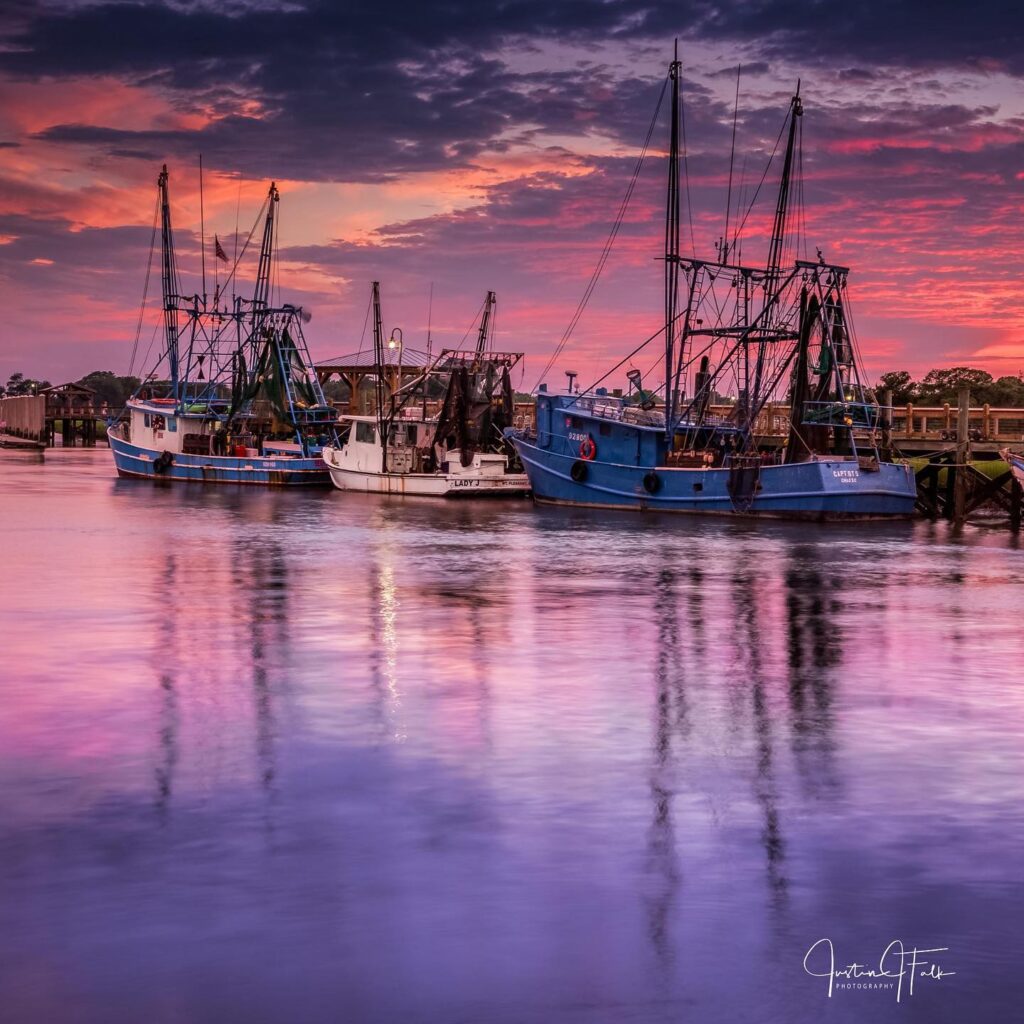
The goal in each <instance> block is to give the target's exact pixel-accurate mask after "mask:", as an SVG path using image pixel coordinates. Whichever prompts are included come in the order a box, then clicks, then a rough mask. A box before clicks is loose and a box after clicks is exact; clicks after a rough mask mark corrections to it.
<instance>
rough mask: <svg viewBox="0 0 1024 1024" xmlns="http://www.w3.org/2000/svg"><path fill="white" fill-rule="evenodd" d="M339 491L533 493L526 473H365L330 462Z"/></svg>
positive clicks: (492, 495)
mask: <svg viewBox="0 0 1024 1024" xmlns="http://www.w3.org/2000/svg"><path fill="white" fill-rule="evenodd" d="M327 466H328V468H329V470H330V475H331V482H332V483H333V484H334V486H335V487H337V488H338V490H339V491H356V492H359V493H362V494H400V495H406V496H418V497H424V498H521V497H525V496H526V495H528V494H529V493H530V481H529V478H528V477H527V475H526V474H525V473H506V474H504V475H503V476H500V477H498V476H489V477H482V476H481V477H469V476H465V475H461V476H460V475H458V474H455V473H364V472H359V471H356V470H350V469H339V468H338V467H336V466H332V465H330V463H327Z"/></svg>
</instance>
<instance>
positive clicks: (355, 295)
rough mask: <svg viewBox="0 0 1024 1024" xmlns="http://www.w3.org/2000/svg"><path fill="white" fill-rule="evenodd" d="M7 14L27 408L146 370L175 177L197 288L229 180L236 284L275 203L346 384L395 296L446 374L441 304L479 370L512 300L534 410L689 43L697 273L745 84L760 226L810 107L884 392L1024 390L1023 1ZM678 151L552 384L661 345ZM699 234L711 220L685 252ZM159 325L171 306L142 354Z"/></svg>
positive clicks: (10, 325) (452, 4) (637, 202)
mask: <svg viewBox="0 0 1024 1024" xmlns="http://www.w3.org/2000/svg"><path fill="white" fill-rule="evenodd" d="M4 12H5V13H4V18H3V22H2V28H0V297H2V300H3V304H4V314H3V321H2V322H3V328H2V333H0V377H2V378H3V379H6V376H7V375H8V374H9V373H10V372H12V371H14V370H23V371H24V372H26V373H28V374H30V375H32V376H42V377H48V378H50V379H51V380H53V381H55V382H56V381H63V380H67V379H73V378H75V377H78V376H81V375H82V374H84V373H86V372H88V371H90V370H93V369H111V370H114V371H115V372H117V373H124V372H126V371H127V369H128V364H129V357H130V352H131V347H132V340H133V338H134V335H135V326H136V320H137V317H138V313H139V302H140V299H141V296H142V289H143V281H144V278H145V268H146V260H147V256H148V253H149V243H150V234H151V226H152V218H153V212H154V203H155V195H156V177H157V173H158V171H159V168H160V165H161V164H162V163H163V162H165V161H166V162H167V164H168V165H169V168H170V173H171V195H172V203H173V214H174V218H175V222H176V226H177V244H178V250H179V264H180V267H181V269H182V272H183V275H184V277H185V282H184V283H185V286H186V289H187V290H188V291H194V290H199V287H200V286H199V238H200V236H199V223H200V221H199V189H198V160H199V154H200V153H201V154H202V157H203V164H204V172H205V213H206V230H207V236H208V246H209V248H208V250H207V251H208V261H207V265H208V270H210V268H211V267H212V260H210V258H209V254H210V253H211V252H212V237H213V234H214V233H216V234H217V235H218V236H219V237H220V238H221V240H222V242H223V244H224V245H225V247H226V248H228V251H229V252H231V251H233V245H234V242H233V236H234V232H235V227H236V217H237V223H238V226H239V229H240V230H241V232H242V234H243V236H244V235H245V234H247V233H248V231H249V228H250V227H251V226H252V223H253V220H254V218H255V217H256V214H257V211H258V209H259V206H260V203H261V202H262V198H263V196H264V195H265V193H266V190H267V186H268V184H269V180H270V179H271V178H273V179H276V181H277V183H278V186H279V188H280V189H281V194H282V200H281V207H280V217H281V221H280V223H281V234H280V241H281V249H280V255H281V267H280V279H279V280H280V287H281V294H282V297H283V298H284V299H285V300H286V301H294V302H302V303H304V304H306V305H308V307H309V308H310V309H311V310H312V311H313V320H312V322H311V323H310V325H309V327H308V328H307V338H308V341H309V343H310V346H311V348H312V351H313V354H314V356H315V357H316V358H324V357H328V356H332V355H337V354H342V353H348V352H353V351H356V350H358V349H359V348H360V346H361V344H362V345H363V346H364V347H365V345H366V344H367V342H366V340H363V341H362V342H361V335H362V332H363V325H364V320H365V314H366V308H367V300H368V296H369V290H370V282H371V281H372V280H374V279H379V280H380V281H381V285H382V294H383V309H384V322H385V328H386V329H387V330H390V329H391V328H392V327H395V326H399V327H401V328H402V329H403V331H404V335H405V340H406V343H407V344H410V345H417V346H422V345H423V343H424V341H425V337H426V329H427V318H428V295H429V293H430V288H431V285H433V290H434V302H433V313H432V326H433V335H434V340H435V345H444V344H448V345H454V344H456V343H458V342H459V341H460V340H461V339H462V337H463V335H464V334H465V332H466V330H467V328H469V326H470V324H471V322H472V320H473V318H474V316H475V315H476V312H477V310H478V309H479V307H480V304H481V301H482V299H483V296H484V293H485V292H486V290H487V289H488V288H492V289H495V290H496V291H497V293H498V318H497V343H498V345H499V347H502V348H509V349H523V350H525V351H526V352H527V358H526V361H525V371H524V374H523V377H522V380H521V381H516V384H517V386H520V387H523V388H526V389H529V388H531V387H532V386H533V385H534V384H535V383H536V378H537V376H538V375H539V373H540V372H541V369H542V368H543V366H544V363H545V362H546V359H547V356H548V355H549V354H550V352H551V351H552V349H553V348H554V345H555V344H556V343H557V341H558V339H559V337H560V336H561V334H562V332H563V330H564V329H565V327H566V324H567V323H568V322H569V319H570V317H571V316H572V313H573V309H574V308H575V306H576V303H577V301H578V300H579V298H580V296H581V294H582V292H583V289H584V287H585V285H586V282H587V279H588V277H589V276H590V273H591V271H592V269H593V267H594V264H595V261H596V260H597V257H598V255H599V252H600V249H601V246H602V244H603V242H604V239H605V237H606V236H607V233H608V230H609V227H610V225H611V223H612V221H613V219H614V216H615V212H616V209H617V208H618V205H619V203H620V201H621V199H622V195H623V193H624V191H625V188H626V185H627V184H628V181H629V177H630V173H631V170H632V166H633V164H634V162H635V160H636V156H637V153H638V149H639V146H640V144H641V143H642V140H643V137H644V134H645V132H646V130H647V126H648V123H649V121H650V118H651V115H652V113H653V110H654V106H655V103H656V100H657V96H658V93H659V91H660V88H661V82H662V79H663V77H664V74H665V69H666V66H667V62H668V60H669V59H670V56H671V46H672V39H673V38H674V37H675V36H678V37H679V40H680V49H681V57H682V60H683V66H684V75H685V81H684V93H685V104H686V106H685V114H686V133H687V148H688V168H689V177H690V195H691V198H692V204H693V212H692V217H693V228H694V235H695V238H694V242H695V244H696V248H697V250H698V252H703V253H706V254H708V255H711V254H712V253H713V249H712V245H713V242H714V240H715V239H716V238H717V237H718V236H719V235H720V234H721V231H722V225H723V221H724V216H725V205H726V202H725V186H726V181H727V178H728V173H729V145H730V137H731V130H732V117H733V98H734V92H735V87H736V66H737V64H742V66H743V73H742V79H741V93H740V103H739V123H738V132H737V144H736V151H737V156H736V162H735V183H734V199H736V198H737V196H740V195H742V196H744V197H746V198H747V199H749V197H750V195H751V194H752V192H753V189H754V186H755V185H756V184H757V181H758V179H759V178H760V176H761V173H762V171H763V169H764V163H765V159H766V155H767V154H768V153H769V152H770V151H771V149H772V147H773V146H774V144H775V140H776V137H777V135H778V132H779V128H780V126H781V123H782V118H783V116H784V113H785V109H786V104H787V102H788V99H789V97H790V95H791V94H792V91H793V88H794V86H795V84H796V80H797V78H800V79H801V80H802V85H801V94H802V96H803V98H804V107H805V114H804V118H803V172H804V175H803V177H804V187H803V192H804V200H805V213H806V225H807V240H808V253H809V255H810V256H811V257H813V256H814V252H815V249H816V248H817V247H820V248H821V249H822V250H823V251H824V253H825V256H826V257H827V258H828V259H830V260H831V261H833V262H838V263H845V264H849V265H850V266H852V267H853V274H852V275H851V280H850V285H851V296H852V299H853V302H854V310H855V323H856V327H857V330H858V334H859V338H860V342H861V347H862V349H863V351H864V354H865V356H866V358H867V370H868V375H869V377H870V378H871V379H875V378H876V377H877V376H878V374H879V373H881V372H884V371H885V370H890V369H908V370H910V371H912V372H914V373H916V374H920V373H923V372H925V371H926V370H928V369H929V368H931V367H933V366H942V365H952V364H960V363H970V364H973V365H980V366H984V367H985V368H987V369H989V370H990V371H991V372H993V373H994V374H996V375H1002V374H1007V373H1010V374H1017V373H1018V372H1020V371H1021V370H1024V313H1022V309H1021V295H1022V292H1024V286H1022V282H1024V216H1022V214H1024V81H1022V79H1024V31H1022V29H1024V12H1021V11H1019V10H1018V11H1014V10H1013V7H1012V5H1007V4H1005V3H991V2H985V0H981V2H977V3H974V4H971V5H965V4H962V3H953V2H948V0H946V2H942V0H939V2H925V0H887V2H884V3H882V2H858V3H836V2H829V3H816V2H813V0H807V2H802V3H793V2H791V0H761V2H755V3H751V2H735V3H730V2H701V0H698V2H694V3H680V2H678V0H676V2H664V3H662V2H650V3H643V2H633V0H606V2H593V0H570V2H566V0H553V2H552V0H548V2H537V0H507V2H503V3H494V4H489V3H480V2H470V0H449V2H446V3H443V4H442V3H435V2H431V0H425V2H421V3H408V4H381V3H368V2H366V0H343V2H329V0H308V2H304V0H281V2H276V0H220V2H216V3H214V2H206V0H194V2H192V0H175V2H168V3H166V4H156V3H104V2H96V3H92V2H76V0H48V2H45V3H43V2H37V3H32V2H19V0H7V2H6V3H5V4H4ZM665 127H666V118H665V117H664V116H663V117H662V128H665ZM655 138H656V144H657V146H658V147H659V152H658V154H656V155H655V157H654V158H652V159H651V160H650V161H648V163H647V165H646V166H645V170H644V172H643V175H642V177H641V180H640V185H639V187H638V190H637V194H636V196H635V198H634V201H633V204H632V206H631V207H630V212H629V215H628V217H627V222H626V225H625V227H624V230H623V233H622V235H621V237H620V240H619V244H618V245H617V247H616V249H615V250H614V253H613V255H612V258H611V261H610V262H609V265H608V269H607V271H606V274H605V277H604V278H603V279H602V283H601V285H600V286H599V288H598V291H597V293H596V295H595V298H594V300H593V301H592V302H591V304H590V306H589V307H588V309H587V311H586V313H585V315H584V317H583V319H582V320H581V322H580V324H579V327H578V328H577V330H576V333H575V335H574V337H573V340H572V342H571V343H570V345H569V346H568V348H567V349H566V351H565V353H564V355H563V356H562V358H561V359H560V360H559V363H558V366H557V367H556V368H555V371H554V373H553V374H552V378H553V377H554V376H555V375H557V376H560V375H561V370H563V369H566V368H569V369H580V370H581V371H583V372H584V375H586V371H587V370H588V369H590V368H594V369H601V368H604V367H606V366H607V365H609V364H611V363H612V362H614V361H616V360H617V359H618V358H619V357H620V356H621V355H623V354H624V353H625V352H626V351H627V350H628V349H629V348H632V347H633V345H635V344H636V343H637V342H638V341H639V340H641V339H642V338H643V337H645V336H646V335H647V334H649V333H651V332H652V331H653V330H655V329H656V328H657V327H658V326H659V325H660V318H661V308H662V307H661V296H660V288H661V265H660V264H659V263H657V262H655V257H656V256H657V254H658V250H659V246H660V244H661V234H662V189H663V181H664V170H665V168H664V158H663V155H662V149H663V147H664V145H665V132H664V130H661V131H659V132H658V133H657V135H656V136H655ZM770 184H771V186H772V189H771V190H768V191H766V192H765V193H763V194H766V195H768V198H769V201H771V200H772V199H773V188H774V176H773V178H772V179H770ZM766 189H768V186H766ZM239 210H240V214H238V213H237V211H239ZM770 216H771V209H770V208H769V206H768V205H767V204H762V205H761V206H760V207H759V208H758V209H757V210H756V211H755V213H754V214H753V215H752V216H751V220H750V222H749V224H748V230H747V232H746V234H745V239H744V249H743V255H744V258H745V259H747V260H748V261H757V260H760V259H762V258H763V253H764V249H765V237H764V227H765V225H766V223H768V222H769V221H770ZM687 220H688V219H687ZM688 235H689V224H688V223H687V224H686V227H685V231H684V247H685V248H689V247H690V244H691V240H690V238H689V237H688ZM210 276H211V279H212V270H210ZM158 286H159V281H158V278H157V279H156V280H155V287H154V288H153V289H151V297H152V295H153V294H154V293H155V291H157V290H158ZM208 290H209V291H210V292H212V290H213V288H212V285H210V286H209V288H208ZM151 306H152V303H151ZM155 323H156V319H155V307H153V308H151V310H150V312H149V313H148V314H147V321H146V326H145V327H144V330H143V337H142V347H143V349H145V347H146V346H147V345H148V344H149V341H150V339H151V338H152V336H153V327H154V324H155Z"/></svg>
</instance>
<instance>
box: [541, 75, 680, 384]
mask: <svg viewBox="0 0 1024 1024" xmlns="http://www.w3.org/2000/svg"><path fill="white" fill-rule="evenodd" d="M668 82H669V79H668V76H666V77H665V79H664V81H663V82H662V83H661V92H660V94H659V95H658V102H657V105H656V106H655V108H654V116H653V117H652V118H651V123H650V125H649V127H648V129H647V135H646V136H645V138H644V144H643V147H642V148H641V150H640V155H639V157H637V161H636V166H635V167H634V168H633V175H632V177H631V178H630V181H629V185H628V187H627V188H626V194H625V195H624V196H623V198H622V203H621V204H620V205H619V210H618V213H617V214H616V217H615V222H614V223H613V224H612V228H611V231H610V232H609V233H608V238H607V240H606V241H605V243H604V248H603V249H602V250H601V255H600V256H599V257H598V259H597V265H596V266H595V267H594V271H593V273H592V274H591V275H590V280H589V281H588V282H587V287H586V288H585V289H584V291H583V297H582V298H581V299H580V301H579V303H578V305H577V306H576V310H575V312H574V313H573V315H572V318H571V319H570V321H569V325H568V326H567V327H566V329H565V330H564V331H563V332H562V337H561V338H560V339H559V342H558V344H557V345H556V346H555V351H554V352H552V353H551V358H550V359H548V361H547V363H546V364H545V366H544V369H543V370H542V371H541V375H540V376H539V377H538V378H537V383H536V384H534V386H533V390H534V391H536V390H537V388H538V387H539V385H540V383H541V381H542V380H544V378H545V377H546V376H547V375H548V373H549V372H550V370H551V367H552V366H554V364H555V360H556V359H558V357H559V356H560V355H561V354H562V351H563V349H564V348H565V346H566V345H567V344H568V343H569V339H570V337H571V336H572V332H573V331H574V330H575V329H576V325H577V324H578V323H579V322H580V318H581V317H582V316H583V311H584V310H585V309H586V308H587V303H588V302H589V301H590V297H591V296H592V295H593V293H594V289H595V288H596V287H597V282H598V280H599V279H600V277H601V273H602V272H603V271H604V268H605V264H606V263H607V262H608V257H609V256H610V255H611V251H612V246H613V245H614V244H615V239H616V238H617V237H618V234H619V230H620V229H621V227H622V222H623V220H624V219H625V216H626V211H627V210H628V208H629V202H630V200H631V199H632V198H633V191H634V189H635V188H636V183H637V179H638V178H639V177H640V170H641V168H642V167H643V162H644V159H645V158H646V156H647V150H648V148H649V146H650V144H651V137H652V136H653V135H654V129H655V126H656V125H657V122H658V114H659V113H660V112H661V104H662V101H663V100H664V98H665V90H666V89H667V88H668ZM662 329H664V328H662ZM659 333H660V332H659ZM653 337H657V335H654V336H653ZM648 340H651V339H648ZM644 344H647V342H644ZM641 347H643V346H641ZM620 365H621V364H620Z"/></svg>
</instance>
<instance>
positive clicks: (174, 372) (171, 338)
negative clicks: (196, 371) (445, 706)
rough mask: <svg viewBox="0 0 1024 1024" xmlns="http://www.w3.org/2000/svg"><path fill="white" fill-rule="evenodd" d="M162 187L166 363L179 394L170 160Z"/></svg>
mask: <svg viewBox="0 0 1024 1024" xmlns="http://www.w3.org/2000/svg"><path fill="white" fill-rule="evenodd" d="M157 188H158V189H159V190H160V240H161V252H162V261H161V266H162V276H163V295H164V334H165V336H166V341H167V366H168V369H169V370H170V375H171V393H172V394H173V395H174V397H175V398H177V397H178V383H179V382H178V268H177V266H176V264H175V262H174V236H173V234H172V232H171V200H170V197H169V195H168V192H167V164H164V166H163V169H162V170H161V171H160V177H159V178H157Z"/></svg>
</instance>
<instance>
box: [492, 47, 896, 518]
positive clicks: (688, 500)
mask: <svg viewBox="0 0 1024 1024" xmlns="http://www.w3.org/2000/svg"><path fill="white" fill-rule="evenodd" d="M680 78H681V65H680V63H679V61H678V59H674V60H673V61H672V63H671V65H670V67H669V74H668V81H669V84H670V85H671V102H672V111H671V138H670V149H669V173H668V201H667V204H666V225H665V250H664V254H663V259H664V266H665V321H664V327H663V328H662V329H661V330H660V331H658V332H657V333H656V334H654V335H652V336H651V337H650V338H648V339H647V341H646V342H644V343H642V344H641V345H640V346H638V347H637V348H636V349H634V350H633V351H632V352H631V353H630V355H629V356H627V357H626V359H624V360H623V361H622V362H621V363H620V364H619V365H618V366H617V367H615V368H613V371H611V372H614V370H615V369H618V368H619V367H621V366H622V365H623V364H624V363H626V362H627V361H628V360H629V359H630V358H631V357H633V356H635V355H636V354H637V352H639V351H640V350H641V349H643V348H644V347H645V346H646V345H647V344H649V343H651V342H653V341H655V340H657V339H659V338H661V339H662V340H663V341H664V361H663V373H664V376H663V380H662V382H661V383H660V384H659V385H658V386H657V387H655V388H653V389H647V388H645V387H644V384H643V380H642V375H641V374H640V372H639V371H636V370H632V371H631V372H630V373H629V374H628V375H627V376H628V378H629V381H630V389H629V393H628V394H626V395H622V394H621V392H619V393H614V392H613V393H609V392H608V390H607V389H605V388H602V387H599V386H598V385H599V384H601V383H602V382H603V380H605V379H607V377H608V376H609V375H610V374H605V376H604V377H602V378H601V380H599V381H597V382H596V383H595V385H594V386H592V387H590V388H586V389H583V390H580V389H576V388H575V387H574V385H573V375H570V377H569V388H568V390H567V391H566V392H565V393H562V394H553V393H548V392H547V390H546V388H545V387H544V386H543V385H541V386H540V388H539V391H538V394H537V398H536V402H537V405H536V410H537V414H536V428H535V429H534V430H532V431H523V430H512V431H510V432H509V436H510V438H511V440H512V441H513V443H514V445H515V447H516V450H517V452H518V453H519V456H520V458H521V459H522V462H523V465H524V467H525V469H526V472H527V474H528V476H529V478H530V483H531V485H532V487H533V492H534V496H535V498H536V500H538V501H541V502H550V503H557V504H568V505H587V506H595V507H607V508H619V509H636V510H658V511H666V512H688V513H715V514H725V515H743V516H773V517H785V518H797V519H801V518H809V519H820V520H827V519H860V518H901V517H909V516H911V515H912V514H913V512H914V503H915V499H916V485H915V481H914V475H913V472H912V471H911V468H910V466H909V465H906V464H904V463H896V462H892V461H889V460H888V459H887V454H888V453H887V452H885V451H883V449H882V446H881V444H880V438H879V434H880V427H881V423H880V409H879V406H878V404H877V402H876V401H875V399H874V396H873V395H872V394H871V392H870V391H869V389H867V388H866V387H865V386H864V384H863V383H862V379H861V373H860V368H859V365H858V358H857V350H856V340H855V337H854V333H853V328H852V325H851V321H850V316H849V308H848V305H849V304H848V297H847V279H848V275H849V268H848V267H844V266H839V265H837V264H831V263H828V262H827V261H826V260H825V259H824V257H823V256H822V254H821V252H820V250H819V252H818V258H817V259H816V260H808V259H798V258H793V259H792V260H791V261H790V262H788V264H787V263H786V262H785V260H784V256H785V255H786V254H787V252H790V251H792V252H794V253H795V251H796V239H795V238H792V237H791V235H792V234H793V230H792V228H793V224H792V221H793V220H796V222H797V223H799V222H800V221H799V218H791V213H790V205H791V204H790V198H791V196H792V194H793V193H794V191H796V192H797V194H799V189H796V190H794V181H795V178H796V176H797V174H798V171H799V167H800V165H801V161H800V159H799V154H798V145H797V139H798V131H797V129H798V125H799V122H800V118H801V116H802V114H803V107H802V102H801V99H800V95H799V86H798V88H797V92H796V95H795V96H794V97H793V100H792V102H791V104H790V107H789V111H788V113H787V122H786V125H785V126H784V128H788V135H787V145H786V150H785V156H784V160H783V167H782V173H781V178H780V184H779V193H778V198H777V203H776V209H775V216H774V220H773V227H772V234H771V239H770V242H769V247H768V255H767V260H766V261H765V263H764V264H763V265H752V264H748V263H745V262H742V261H740V260H738V259H736V258H735V255H736V254H737V253H738V252H739V230H737V232H736V234H735V235H734V236H733V237H731V238H730V236H729V231H728V218H727V221H726V230H725V233H724V234H723V236H722V239H721V241H720V243H719V244H718V246H717V250H718V251H717V253H716V254H715V257H714V258H711V259H699V258H697V257H696V256H695V255H694V256H692V257H688V256H684V255H682V254H681V251H680V250H681V247H680V129H679V121H680V117H679V113H680ZM781 138H782V134H781V133H780V139H781ZM773 156H774V154H773ZM641 160H642V157H641ZM636 173H639V163H638V167H637V172H636ZM636 173H635V174H634V181H633V182H632V183H631V185H630V192H628V193H627V200H628V196H629V195H630V194H631V191H632V187H633V184H635V180H636ZM766 174H767V171H766ZM727 206H728V204H727ZM625 208H626V203H624V204H623V206H622V208H621V209H620V215H619V218H620V222H621V218H622V216H623V215H624V213H625ZM749 212H750V211H749V210H748V211H747V214H748V215H749ZM746 219H747V218H746V216H744V217H743V218H742V221H740V218H739V216H738V215H737V221H739V222H740V223H741V226H742V223H745V222H746ZM618 226H619V222H617V223H616V226H615V228H614V229H613V233H612V236H611V239H610V240H609V244H610V241H611V240H612V239H614V237H615V234H616V232H617V229H618ZM605 257H606V254H604V253H603V254H602V259H603V258H605ZM602 265H603V264H602V263H599V270H600V267H601V266H602ZM599 270H598V271H597V272H596V273H598V272H599ZM593 283H594V279H592V282H591V285H590V286H589V288H590V289H592V286H593ZM577 318H578V314H577ZM563 344H564V341H563ZM720 388H721V389H722V390H727V389H729V388H733V389H734V395H733V397H732V398H731V410H730V412H729V413H728V414H726V415H722V414H721V413H718V414H716V413H715V412H714V411H713V410H712V398H716V399H720V398H721V397H722V395H721V393H720V391H719V389H720ZM783 395H786V396H787V402H786V404H787V406H788V410H789V411H788V424H787V436H786V439H785V441H784V444H783V447H782V448H781V450H780V451H771V450H767V449H766V446H765V445H764V444H763V443H759V441H760V437H759V435H760V434H761V433H763V431H761V430H759V426H760V425H761V424H762V423H763V421H764V417H765V416H766V415H767V414H768V411H769V408H770V403H772V402H773V400H775V399H777V398H781V397H782V396H783Z"/></svg>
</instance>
